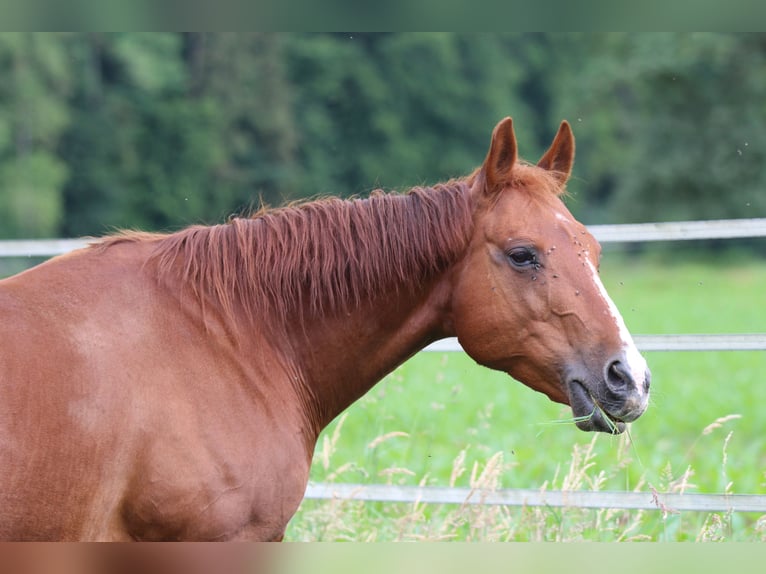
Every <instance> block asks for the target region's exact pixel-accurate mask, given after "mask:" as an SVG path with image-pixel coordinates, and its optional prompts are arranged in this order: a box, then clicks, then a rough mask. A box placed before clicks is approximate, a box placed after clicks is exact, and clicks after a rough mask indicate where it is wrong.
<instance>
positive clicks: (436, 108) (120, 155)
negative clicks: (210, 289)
mask: <svg viewBox="0 0 766 574" xmlns="http://www.w3.org/2000/svg"><path fill="white" fill-rule="evenodd" d="M765 60H766V36H764V35H760V34H685V33H684V34H681V33H668V34H664V33H663V34H660V33H648V34H627V33H616V34H604V33H600V34H555V33H534V34H532V33H529V34H522V33H513V34H464V33H460V34H458V33H440V34H410V33H390V34H366V33H365V34H357V33H347V34H293V33H288V34H270V33H250V34H238V33H228V34H225V33H186V34H181V33H115V34H95V33H77V34H48V33H38V34H29V33H15V34H13V33H3V34H0V72H2V77H3V81H2V82H0V237H44V236H57V235H58V236H76V235H83V234H99V233H103V232H105V231H108V230H110V229H111V228H115V227H140V228H145V229H172V228H177V227H180V226H183V225H186V224H189V223H196V222H210V223H212V222H218V221H221V220H223V219H225V218H226V217H227V216H228V215H230V214H232V213H236V212H240V211H243V210H247V209H249V208H252V207H255V206H258V205H259V204H260V202H261V201H263V202H265V203H268V204H272V205H273V204H278V203H282V202H283V201H285V200H290V199H296V198H300V197H305V196H315V195H326V194H341V195H351V194H364V193H366V192H368V191H370V190H371V189H374V188H377V187H384V188H387V189H391V188H394V189H404V188H407V187H409V186H412V185H420V184H428V183H434V182H436V181H439V180H443V179H447V178H449V177H454V176H458V175H462V174H465V173H467V172H469V171H470V170H471V169H473V168H474V167H475V166H476V165H478V164H479V163H480V162H481V161H482V159H483V156H484V153H485V151H486V149H487V145H488V139H489V134H490V132H491V129H492V127H493V126H494V125H495V123H496V122H497V121H498V120H499V119H500V118H502V117H503V116H505V115H511V116H513V117H514V119H515V125H516V128H517V135H518V137H519V141H520V151H521V154H522V156H523V157H525V158H526V159H528V160H536V159H537V158H538V157H539V155H540V154H541V153H542V151H543V150H544V148H545V146H546V145H547V144H548V143H549V141H550V139H551V138H552V136H553V134H554V133H555V130H556V128H557V126H558V123H559V122H560V120H561V119H564V118H566V119H568V120H569V121H570V122H571V123H572V124H573V127H574V129H575V135H576V137H577V142H578V157H577V164H576V168H575V179H574V180H573V181H572V183H571V184H570V191H571V192H572V196H573V197H572V199H571V200H570V206H571V207H572V209H573V210H574V211H575V213H576V214H577V215H579V216H580V217H581V218H583V219H584V220H585V221H586V222H598V221H601V222H606V221H609V222H621V221H660V220H673V219H696V218H720V217H756V216H758V217H763V216H764V215H766V169H765V168H764V165H766V163H765V162H764V159H766V157H765V156H766V129H764V128H766V66H765V65H764V64H766V62H765Z"/></svg>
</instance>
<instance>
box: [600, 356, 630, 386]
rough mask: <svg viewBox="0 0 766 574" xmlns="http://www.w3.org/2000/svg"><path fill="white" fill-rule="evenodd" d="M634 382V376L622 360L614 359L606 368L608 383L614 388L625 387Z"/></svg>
mask: <svg viewBox="0 0 766 574" xmlns="http://www.w3.org/2000/svg"><path fill="white" fill-rule="evenodd" d="M632 383H633V377H632V376H631V375H630V372H629V371H628V370H627V369H626V368H625V365H623V364H622V361H612V362H611V363H610V364H609V366H608V367H607V369H606V384H607V385H608V386H609V387H610V388H612V389H623V388H625V387H628V386H630V385H631V384H632Z"/></svg>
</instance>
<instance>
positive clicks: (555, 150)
mask: <svg viewBox="0 0 766 574" xmlns="http://www.w3.org/2000/svg"><path fill="white" fill-rule="evenodd" d="M574 155H575V141H574V134H573V133H572V128H571V127H570V125H569V122H567V121H566V120H564V121H563V122H561V126H560V127H559V131H558V133H557V134H556V137H555V138H554V139H553V143H552V144H551V147H550V148H548V151H546V152H545V154H544V155H543V157H542V158H540V161H538V162H537V166H538V167H541V168H543V169H547V170H548V171H551V172H553V175H554V176H555V177H556V179H558V180H559V181H560V182H561V185H564V184H565V183H566V182H567V180H568V179H569V175H570V174H571V173H572V165H573V164H574Z"/></svg>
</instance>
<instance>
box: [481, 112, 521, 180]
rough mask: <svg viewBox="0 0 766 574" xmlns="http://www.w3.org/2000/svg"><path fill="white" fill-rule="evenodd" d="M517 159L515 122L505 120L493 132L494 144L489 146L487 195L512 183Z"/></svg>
mask: <svg viewBox="0 0 766 574" xmlns="http://www.w3.org/2000/svg"><path fill="white" fill-rule="evenodd" d="M517 158H518V152H517V148H516V134H515V133H514V132H513V120H512V119H511V118H505V119H503V120H501V121H500V122H499V123H498V124H497V125H496V126H495V129H494V130H493V131H492V143H491V144H490V145H489V152H488V153H487V159H485V160H484V166H483V171H484V177H485V178H486V192H487V193H489V194H493V193H495V192H496V191H499V190H500V189H502V188H503V187H505V186H506V185H508V184H509V183H510V182H511V172H512V171H513V166H514V164H515V163H516V159H517Z"/></svg>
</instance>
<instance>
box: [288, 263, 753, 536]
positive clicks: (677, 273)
mask: <svg viewBox="0 0 766 574" xmlns="http://www.w3.org/2000/svg"><path fill="white" fill-rule="evenodd" d="M602 268H603V272H602V273H603V275H604V282H605V284H606V285H607V288H608V289H609V291H610V293H611V294H612V296H613V297H614V299H615V301H616V302H617V304H618V306H619V307H620V308H621V310H622V311H623V314H624V316H625V319H626V321H627V323H628V325H629V327H630V328H631V330H632V331H633V332H634V333H695V332H709V333H716V332H718V333H722V332H732V333H734V332H766V313H764V312H763V311H762V310H761V308H762V304H763V298H764V297H763V294H764V292H765V291H766V289H765V288H766V264H763V263H754V262H751V263H740V264H737V265H728V266H712V265H708V264H702V263H679V262H673V261H659V262H658V261H656V260H655V261H646V260H644V261H634V262H631V263H630V264H619V263H612V262H609V261H607V262H605V263H604V265H603V266H602ZM647 359H648V361H649V364H650V367H651V368H652V371H653V375H654V376H653V386H652V401H651V404H650V408H649V410H648V411H647V413H646V414H645V415H644V416H643V417H642V418H641V419H639V420H638V421H636V422H635V423H633V425H632V426H631V430H630V436H628V435H621V436H619V437H612V436H607V435H590V434H586V433H582V432H581V431H579V430H577V429H576V428H574V426H573V425H560V424H555V425H554V424H550V422H551V421H556V420H561V419H565V418H567V417H571V412H570V411H569V410H568V409H567V408H564V407H562V406H561V405H557V404H554V403H551V402H550V401H548V400H547V399H546V398H545V397H544V396H542V395H540V394H537V393H535V392H533V391H531V390H529V389H528V388H526V387H524V386H523V385H521V384H519V383H517V382H514V381H512V380H511V379H509V378H508V377H507V376H506V375H503V374H499V373H495V372H492V371H489V370H487V369H484V368H482V367H479V366H477V365H475V364H474V363H473V362H472V361H471V360H470V359H469V358H468V357H466V356H465V355H462V354H457V353H454V354H425V353H422V354H420V355H418V356H416V357H415V358H413V359H412V360H411V361H409V362H408V363H407V364H405V365H403V366H402V367H400V368H399V369H398V370H397V371H396V372H394V373H393V374H391V375H390V376H389V377H387V378H386V379H385V380H384V381H383V382H382V383H380V384H379V385H378V386H376V387H375V388H374V389H373V390H372V391H371V392H370V393H368V394H367V395H366V396H365V397H364V398H363V399H362V400H360V401H359V402H358V403H357V404H355V405H353V406H352V407H351V408H350V409H349V410H348V411H347V412H346V413H344V414H343V415H342V416H341V417H339V419H338V420H336V421H335V422H334V423H333V424H332V425H331V426H330V427H329V428H328V429H327V430H326V432H325V433H324V434H323V435H322V437H320V442H319V443H318V447H317V452H316V455H315V463H314V466H313V468H312V480H315V481H337V482H348V483H363V484H364V483H370V484H372V483H390V484H406V485H418V484H422V485H438V486H449V485H456V486H463V487H466V486H467V487H471V488H483V489H497V488H540V489H569V490H582V489H585V490H638V491H641V492H646V493H647V495H648V496H651V493H652V492H653V490H656V491H657V492H713V493H724V492H729V493H763V494H766V435H765V434H764V433H763V428H764V427H763V415H762V413H761V411H762V409H763V407H762V405H765V404H766V385H763V384H762V382H761V378H762V377H763V373H766V353H763V352H729V353H659V352H657V353H649V354H647ZM631 439H632V440H631ZM287 539H289V540H423V539H425V540H443V539H448V540H485V541H490V540H764V539H766V517H761V516H752V515H749V514H745V513H734V514H732V513H710V514H708V513H696V512H684V513H677V512H675V511H674V510H673V509H668V508H666V509H658V510H657V511H625V510H620V511H617V510H610V509H600V510H588V509H578V508H564V509H553V508H511V507H498V506H468V505H465V506H454V505H425V504H410V505H406V504H382V503H366V502H356V501H305V502H304V504H303V505H302V507H301V509H300V511H299V513H298V514H297V515H296V517H295V518H294V520H293V521H292V522H291V524H290V526H289V528H288V532H287Z"/></svg>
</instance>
